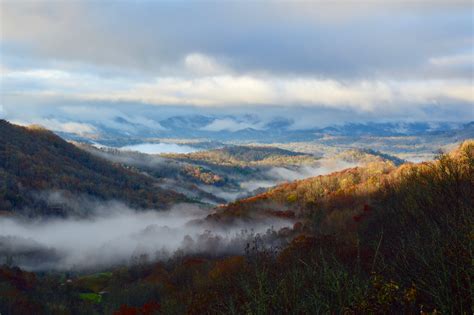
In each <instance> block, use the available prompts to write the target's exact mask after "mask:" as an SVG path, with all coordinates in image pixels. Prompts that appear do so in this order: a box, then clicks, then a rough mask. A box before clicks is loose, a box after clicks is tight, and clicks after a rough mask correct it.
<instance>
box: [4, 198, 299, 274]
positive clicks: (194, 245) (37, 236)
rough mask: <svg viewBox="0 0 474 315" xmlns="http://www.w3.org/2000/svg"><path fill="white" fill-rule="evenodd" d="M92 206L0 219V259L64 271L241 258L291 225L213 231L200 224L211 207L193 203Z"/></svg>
mask: <svg viewBox="0 0 474 315" xmlns="http://www.w3.org/2000/svg"><path fill="white" fill-rule="evenodd" d="M55 198H58V197H57V196H56V197H55ZM91 205H93V208H92V209H89V210H88V212H89V213H90V215H89V216H87V217H70V218H50V219H44V218H43V219H36V220H32V219H25V218H23V219H21V218H14V217H2V218H0V260H4V261H3V262H4V263H7V264H11V265H17V266H19V267H21V268H24V269H26V270H33V271H45V270H60V271H66V270H98V269H101V268H107V267H111V266H119V265H128V264H132V263H133V262H134V260H135V259H137V257H142V258H143V257H146V258H147V259H148V260H150V261H155V260H164V259H168V258H171V257H174V256H176V255H188V254H203V255H209V256H218V255H224V254H238V253H240V254H241V253H243V252H244V250H245V247H246V244H248V243H251V242H252V241H253V240H254V239H255V237H259V238H260V239H263V240H265V244H267V245H268V246H273V245H275V244H276V243H274V242H278V241H277V238H276V237H275V235H276V231H277V230H279V229H281V228H283V227H285V226H291V225H292V224H293V222H291V221H289V220H282V219H267V220H259V221H258V222H254V223H252V224H249V223H246V222H236V223H235V224H233V225H224V226H219V227H217V226H214V225H212V224H210V223H207V222H206V221H205V220H204V219H205V217H206V216H207V215H208V214H209V213H210V211H211V209H210V208H209V207H203V206H198V205H195V204H178V205H175V206H174V207H173V208H172V209H169V210H167V211H154V210H148V211H137V210H134V209H131V208H129V207H127V206H125V205H124V204H121V203H119V202H107V203H99V202H93V201H91V202H90V203H89V204H88V206H89V207H91ZM3 262H2V263H3Z"/></svg>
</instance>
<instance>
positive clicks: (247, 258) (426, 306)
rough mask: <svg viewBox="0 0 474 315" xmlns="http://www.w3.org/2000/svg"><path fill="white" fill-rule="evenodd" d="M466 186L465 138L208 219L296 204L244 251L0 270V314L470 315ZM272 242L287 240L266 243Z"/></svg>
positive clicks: (472, 181) (472, 218)
mask: <svg viewBox="0 0 474 315" xmlns="http://www.w3.org/2000/svg"><path fill="white" fill-rule="evenodd" d="M473 189H474V141H468V142H465V143H463V144H462V145H461V146H460V147H459V148H458V149H457V150H455V151H454V152H452V153H450V154H445V155H442V156H440V157H439V158H438V159H437V160H436V161H434V162H430V163H421V164H405V165H402V166H401V167H398V168H396V167H394V166H393V164H389V163H381V164H376V165H369V166H367V167H365V168H354V169H348V170H345V171H343V172H337V173H334V174H331V175H327V176H319V177H314V178H310V179H307V180H302V181H297V182H294V183H291V184H288V185H282V186H278V187H277V188H275V189H273V190H271V191H270V192H268V193H266V194H262V195H259V196H256V197H254V198H250V199H247V200H244V201H239V202H236V203H233V204H231V205H229V206H228V207H224V208H221V209H220V210H219V211H218V213H217V214H216V215H214V216H211V217H209V218H208V219H207V220H208V221H209V222H213V224H219V223H222V224H225V223H226V221H225V220H222V217H223V216H227V217H229V218H230V217H232V218H239V217H241V216H242V215H244V216H247V220H255V219H258V218H254V217H253V216H252V215H249V214H252V213H255V212H259V211H262V210H264V208H263V207H265V208H266V209H274V210H275V209H279V210H283V209H293V211H294V212H295V215H294V218H295V221H297V222H296V223H295V225H294V226H293V228H292V229H287V230H285V231H282V230H280V231H269V232H268V233H267V234H265V235H260V236H257V237H256V238H255V239H254V241H253V242H250V243H248V244H247V247H246V248H245V250H243V252H244V254H243V255H241V256H230V257H229V256H227V257H225V256H223V257H218V258H216V257H210V256H207V255H197V256H196V255H194V256H193V255H183V254H178V255H176V256H175V257H174V258H173V259H170V260H167V261H163V262H150V261H147V260H146V259H141V260H140V259H138V260H137V263H136V264H135V265H134V266H132V267H128V268H120V269H116V270H114V271H112V272H107V273H98V274H94V275H89V276H77V277H76V276H72V279H70V280H67V281H66V278H63V277H60V276H56V275H46V276H43V277H37V276H35V275H34V274H32V273H28V272H24V271H21V270H19V269H15V268H9V267H3V268H2V269H1V271H0V288H2V290H3V292H4V294H3V295H1V296H0V311H2V312H6V313H9V311H11V310H12V309H15V310H18V311H17V312H11V313H12V314H14V313H17V314H25V313H28V312H29V313H31V312H33V313H35V314H50V313H52V312H53V311H55V310H64V309H68V310H70V311H71V313H78V314H102V313H107V314H159V313H165V314H182V313H188V314H222V313H227V314H242V313H246V314H440V313H441V314H472V312H473V309H472V305H473V294H472V292H473V291H472V288H473V286H474V283H473V279H472V275H473V267H472V261H473V259H474V256H473V234H474V230H473V227H474V198H473V197H474V192H473ZM239 209H241V210H242V211H240V212H239V211H238V210H239ZM267 214H268V213H267ZM269 237H270V238H280V239H281V240H286V242H287V243H286V245H284V246H282V247H273V246H268V245H267V244H266V243H265V240H266V239H268V238H269ZM44 301H48V303H45V302H44Z"/></svg>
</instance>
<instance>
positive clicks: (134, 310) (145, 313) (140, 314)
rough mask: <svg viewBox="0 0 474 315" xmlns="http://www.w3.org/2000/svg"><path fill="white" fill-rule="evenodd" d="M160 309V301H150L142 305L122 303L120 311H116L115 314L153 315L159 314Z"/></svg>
mask: <svg viewBox="0 0 474 315" xmlns="http://www.w3.org/2000/svg"><path fill="white" fill-rule="evenodd" d="M160 310H161V305H160V303H157V302H154V301H150V302H148V303H145V304H143V305H142V306H141V307H133V306H128V305H122V306H120V309H119V310H118V311H115V312H114V315H153V314H158V313H159V312H160Z"/></svg>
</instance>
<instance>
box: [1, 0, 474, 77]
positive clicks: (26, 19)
mask: <svg viewBox="0 0 474 315" xmlns="http://www.w3.org/2000/svg"><path fill="white" fill-rule="evenodd" d="M1 6H2V7H1V8H2V10H1V12H2V13H1V18H2V53H3V55H4V56H5V58H4V60H11V62H12V63H15V64H16V66H18V67H25V64H27V63H33V64H34V63H36V65H43V66H44V65H45V64H49V65H51V64H56V65H58V64H60V63H63V64H62V66H63V67H64V68H66V69H65V70H68V69H69V70H71V69H74V68H78V67H79V68H81V69H82V68H84V67H85V66H88V67H91V66H97V67H102V68H107V67H110V68H114V69H115V70H119V71H129V72H133V71H138V72H142V73H147V74H152V75H156V74H157V73H158V72H160V74H163V73H161V72H163V71H169V70H170V69H174V68H176V67H179V66H181V65H182V64H183V63H182V60H183V59H185V60H186V61H185V62H184V64H185V65H186V66H188V67H189V68H190V69H194V71H195V72H196V73H200V74H216V73H220V72H221V71H222V68H221V66H222V65H221V64H220V63H217V64H216V63H215V60H209V59H207V58H206V56H208V55H212V56H219V57H220V59H221V58H222V59H225V60H230V61H231V63H232V68H233V69H235V70H236V71H238V72H239V73H246V72H258V71H263V72H274V73H279V74H295V73H300V74H305V75H308V74H311V73H321V74H322V75H324V76H334V77H339V76H342V77H353V76H359V77H360V76H367V75H369V76H370V75H373V74H374V73H388V74H391V73H394V72H398V71H411V72H410V73H411V74H412V75H416V73H417V71H416V66H417V65H419V64H421V63H423V62H425V61H426V60H427V59H428V58H430V57H432V56H442V55H447V54H449V53H451V52H452V51H453V50H461V49H466V48H469V47H470V45H471V43H472V30H471V28H470V26H471V22H472V21H471V14H470V8H471V4H470V2H469V1H429V2H427V1H410V2H405V1H404V2H400V1H383V2H382V1H366V2H364V6H360V5H359V3H358V2H357V1H344V2H340V1H336V2H328V1H313V2H311V3H305V2H280V1H263V2H252V3H248V2H207V3H202V2H200V3H194V2H178V3H170V2H147V1H145V2H143V1H139V2H117V3H113V4H111V3H107V4H105V3H102V2H90V1H86V2H79V1H75V2H69V1H68V2H66V1H63V2H54V3H52V2H49V1H38V2H31V1H30V2H24V1H3V2H2V3H1ZM124 17H126V19H127V23H123V18H124ZM86 21H87V22H86ZM419 25H425V26H426V27H419ZM387 38H390V40H387ZM469 39H471V42H469ZM100 71H105V72H106V70H104V69H102V70H100Z"/></svg>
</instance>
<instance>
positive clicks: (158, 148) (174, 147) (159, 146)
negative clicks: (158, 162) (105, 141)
mask: <svg viewBox="0 0 474 315" xmlns="http://www.w3.org/2000/svg"><path fill="white" fill-rule="evenodd" d="M120 149H121V150H125V151H137V152H141V153H146V154H161V153H191V152H196V151H198V150H197V149H195V148H193V147H190V146H188V145H179V144H175V143H140V144H134V145H127V146H124V147H121V148H120Z"/></svg>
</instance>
